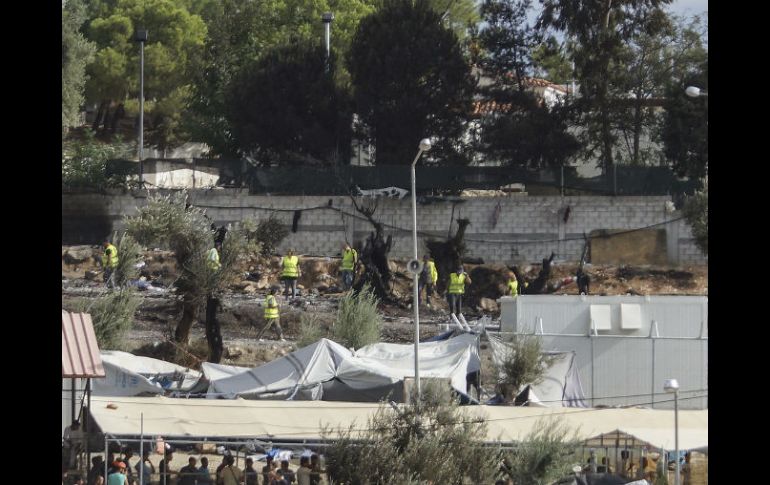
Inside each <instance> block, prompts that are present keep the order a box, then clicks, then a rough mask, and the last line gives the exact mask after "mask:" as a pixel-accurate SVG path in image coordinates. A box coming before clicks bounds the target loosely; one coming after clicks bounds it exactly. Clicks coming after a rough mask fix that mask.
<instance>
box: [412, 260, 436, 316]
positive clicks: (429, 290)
mask: <svg viewBox="0 0 770 485" xmlns="http://www.w3.org/2000/svg"><path fill="white" fill-rule="evenodd" d="M422 262H423V266H422V271H421V272H420V279H419V280H418V287H417V295H418V298H419V297H420V296H421V295H422V289H423V288H425V302H426V303H427V305H428V308H430V297H431V295H433V291H434V290H435V288H436V282H437V281H438V271H437V270H436V263H435V262H434V261H433V260H432V259H430V257H429V256H428V255H427V254H426V255H425V256H423V257H422Z"/></svg>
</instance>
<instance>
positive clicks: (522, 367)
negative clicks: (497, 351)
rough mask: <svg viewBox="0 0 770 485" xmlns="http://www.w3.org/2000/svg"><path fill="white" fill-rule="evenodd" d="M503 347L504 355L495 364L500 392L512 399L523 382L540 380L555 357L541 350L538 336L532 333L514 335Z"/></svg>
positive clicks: (528, 382)
mask: <svg viewBox="0 0 770 485" xmlns="http://www.w3.org/2000/svg"><path fill="white" fill-rule="evenodd" d="M505 348H506V353H505V355H503V356H502V359H501V360H500V361H496V362H495V364H496V365H497V369H498V373H499V379H498V382H499V386H500V388H501V390H502V394H503V396H504V397H505V398H506V399H508V400H513V399H514V398H515V397H516V395H517V394H518V393H519V392H520V391H521V388H522V386H524V385H525V384H539V383H540V382H542V380H543V379H544V378H545V376H546V374H547V373H548V369H549V368H550V367H551V366H552V365H553V363H554V360H555V357H554V356H553V355H552V354H548V353H545V352H543V349H542V346H541V343H540V338H539V337H537V336H534V335H515V336H514V337H513V338H512V339H511V340H510V341H509V342H506V343H505Z"/></svg>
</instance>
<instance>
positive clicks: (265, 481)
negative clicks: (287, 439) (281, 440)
mask: <svg viewBox="0 0 770 485" xmlns="http://www.w3.org/2000/svg"><path fill="white" fill-rule="evenodd" d="M274 469H275V465H274V463H273V457H272V456H270V455H268V456H267V457H265V466H263V467H262V485H270V473H271V472H272V471H273V470H274Z"/></svg>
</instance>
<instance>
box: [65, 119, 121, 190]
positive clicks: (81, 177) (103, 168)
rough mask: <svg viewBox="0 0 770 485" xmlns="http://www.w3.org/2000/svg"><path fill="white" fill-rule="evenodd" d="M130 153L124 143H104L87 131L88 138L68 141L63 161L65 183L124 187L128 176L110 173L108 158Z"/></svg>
mask: <svg viewBox="0 0 770 485" xmlns="http://www.w3.org/2000/svg"><path fill="white" fill-rule="evenodd" d="M127 155H128V149H127V147H126V145H124V144H121V143H120V142H116V143H111V144H109V143H102V142H100V141H97V140H96V138H95V137H94V135H93V133H92V132H90V131H86V132H85V139H84V140H75V141H68V142H65V143H64V146H63V150H62V162H61V178H62V185H63V186H65V187H70V188H74V187H88V188H95V189H102V188H106V187H124V186H125V185H126V178H125V176H123V175H121V174H115V175H112V176H108V174H107V161H108V160H111V159H115V158H119V157H125V156H127Z"/></svg>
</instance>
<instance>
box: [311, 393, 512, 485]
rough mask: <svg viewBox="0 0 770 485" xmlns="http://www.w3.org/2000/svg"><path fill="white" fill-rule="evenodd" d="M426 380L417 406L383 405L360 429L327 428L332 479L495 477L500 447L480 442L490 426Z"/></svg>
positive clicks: (399, 480)
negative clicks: (489, 446)
mask: <svg viewBox="0 0 770 485" xmlns="http://www.w3.org/2000/svg"><path fill="white" fill-rule="evenodd" d="M425 384H426V385H425V386H424V390H425V392H424V393H423V396H425V399H423V400H422V402H421V403H420V405H419V407H418V406H417V405H406V406H403V407H401V408H399V409H398V410H393V409H391V408H388V407H386V406H384V405H383V406H382V407H380V409H379V410H378V411H377V412H376V414H375V415H374V416H373V417H372V418H370V420H369V422H368V424H367V426H365V427H364V429H362V430H357V429H354V428H353V427H351V428H349V429H347V430H339V431H337V433H335V434H338V435H339V437H337V436H335V437H333V438H332V437H331V434H332V433H331V431H330V430H328V429H327V430H324V433H323V434H324V436H325V437H326V439H329V441H330V446H329V447H328V448H326V464H327V470H329V474H330V478H331V479H332V480H333V483H358V484H370V485H375V484H376V485H380V484H382V485H385V484H392V483H399V484H402V483H403V484H417V483H447V484H449V483H461V482H462V483H464V482H463V480H469V481H470V483H492V482H493V481H494V476H495V472H496V471H497V464H498V462H499V451H498V450H496V449H494V448H485V447H484V446H482V445H481V441H482V440H483V439H484V438H485V436H486V431H487V425H486V423H485V422H484V420H483V418H471V417H468V416H466V414H465V413H463V412H462V410H461V408H460V407H459V406H458V405H457V404H456V403H455V402H453V401H452V400H451V398H450V397H449V393H448V392H447V391H448V389H446V388H445V387H444V388H443V389H435V387H434V386H435V385H437V384H430V383H429V382H428V381H426V383H425ZM444 386H445V384H444ZM442 387H443V386H442ZM418 410H419V412H418ZM447 457H451V459H447Z"/></svg>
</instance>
